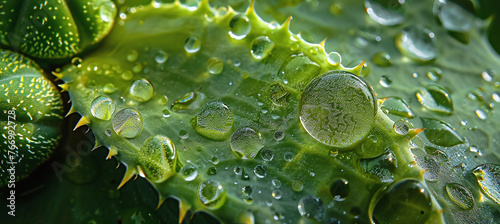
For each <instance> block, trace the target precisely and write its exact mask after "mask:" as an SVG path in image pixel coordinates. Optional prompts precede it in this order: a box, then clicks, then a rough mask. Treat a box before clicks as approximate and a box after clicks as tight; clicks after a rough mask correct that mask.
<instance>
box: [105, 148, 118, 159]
mask: <svg viewBox="0 0 500 224" xmlns="http://www.w3.org/2000/svg"><path fill="white" fill-rule="evenodd" d="M116 155H118V149H117V148H116V147H114V146H111V147H109V152H108V156H106V159H111V157H113V156H116Z"/></svg>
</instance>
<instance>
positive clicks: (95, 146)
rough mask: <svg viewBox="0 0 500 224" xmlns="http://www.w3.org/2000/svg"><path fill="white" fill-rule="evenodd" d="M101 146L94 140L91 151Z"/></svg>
mask: <svg viewBox="0 0 500 224" xmlns="http://www.w3.org/2000/svg"><path fill="white" fill-rule="evenodd" d="M101 146H102V144H101V143H100V142H98V141H97V140H96V141H95V143H94V148H92V150H91V151H94V150H96V149H97V148H99V147H101Z"/></svg>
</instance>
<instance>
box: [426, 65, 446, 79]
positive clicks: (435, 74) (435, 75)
mask: <svg viewBox="0 0 500 224" xmlns="http://www.w3.org/2000/svg"><path fill="white" fill-rule="evenodd" d="M442 76H443V73H442V71H441V69H439V68H433V69H431V71H429V72H427V77H428V78H429V79H430V80H431V81H434V82H436V81H439V80H441V77H442Z"/></svg>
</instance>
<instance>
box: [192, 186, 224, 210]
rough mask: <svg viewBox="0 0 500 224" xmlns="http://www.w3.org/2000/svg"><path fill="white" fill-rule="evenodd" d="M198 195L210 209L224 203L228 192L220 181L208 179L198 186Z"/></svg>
mask: <svg viewBox="0 0 500 224" xmlns="http://www.w3.org/2000/svg"><path fill="white" fill-rule="evenodd" d="M198 197H199V199H200V201H201V203H202V204H203V205H205V206H207V207H208V208H209V209H217V208H219V207H220V206H222V204H224V202H225V199H226V194H225V192H224V188H223V187H222V185H221V184H220V183H219V182H218V181H215V180H207V181H205V182H203V183H202V184H201V185H200V187H199V188H198Z"/></svg>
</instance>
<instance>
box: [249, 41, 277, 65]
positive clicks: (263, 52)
mask: <svg viewBox="0 0 500 224" xmlns="http://www.w3.org/2000/svg"><path fill="white" fill-rule="evenodd" d="M273 49H274V41H272V40H271V39H269V37H267V36H260V37H257V38H255V40H253V41H252V47H251V48H250V53H251V54H252V56H253V57H254V58H255V59H257V60H260V59H263V58H265V57H267V56H268V55H269V54H270V53H271V51H272V50H273Z"/></svg>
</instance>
